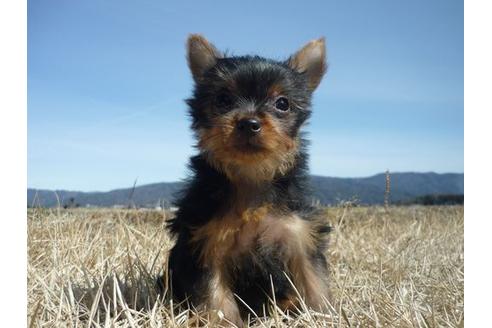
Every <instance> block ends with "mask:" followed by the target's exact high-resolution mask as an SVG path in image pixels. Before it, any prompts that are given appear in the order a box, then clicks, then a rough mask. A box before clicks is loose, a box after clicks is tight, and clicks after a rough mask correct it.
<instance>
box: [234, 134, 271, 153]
mask: <svg viewBox="0 0 492 328" xmlns="http://www.w3.org/2000/svg"><path fill="white" fill-rule="evenodd" d="M234 148H235V149H236V150H238V151H240V152H242V153H249V154H254V153H259V152H262V151H265V146H264V145H263V144H262V143H261V141H260V139H259V138H258V137H249V138H244V137H240V138H236V140H235V142H234Z"/></svg>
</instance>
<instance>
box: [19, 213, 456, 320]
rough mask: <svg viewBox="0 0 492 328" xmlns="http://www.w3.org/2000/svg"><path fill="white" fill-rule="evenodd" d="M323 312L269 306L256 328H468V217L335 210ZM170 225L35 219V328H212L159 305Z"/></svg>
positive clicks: (100, 218) (98, 216)
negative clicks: (465, 282)
mask: <svg viewBox="0 0 492 328" xmlns="http://www.w3.org/2000/svg"><path fill="white" fill-rule="evenodd" d="M326 212H327V220H329V221H330V223H331V224H332V226H333V227H334V229H333V233H332V239H331V247H330V250H329V253H328V258H329V265H330V278H331V293H332V299H331V303H330V304H328V303H327V304H326V309H325V311H324V313H319V312H314V311H312V310H308V309H305V308H303V309H301V314H300V315H297V316H293V315H289V314H284V313H281V312H279V311H276V310H275V307H274V306H271V308H270V309H268V310H267V311H270V313H271V316H270V317H263V315H262V314H258V315H259V318H254V317H253V318H251V320H250V321H251V322H250V325H251V326H254V327H463V325H464V317H463V302H464V295H463V278H464V272H463V270H464V266H463V260H464V259H463V207H451V206H450V207H390V208H388V209H387V210H386V209H384V208H383V207H367V208H364V207H355V208H349V207H335V208H328V209H327V210H326ZM167 216H169V214H166V213H165V212H162V211H159V212H157V211H137V210H103V209H98V210H85V209H77V210H57V209H52V210H47V209H44V210H43V209H30V210H29V211H28V254H27V255H28V272H27V277H28V295H27V297H28V322H29V327H198V326H209V327H212V326H215V325H214V323H213V322H210V321H208V320H207V316H206V314H204V313H195V312H194V311H191V310H187V309H180V310H178V309H175V310H174V311H172V309H173V308H175V307H176V305H175V304H172V303H171V302H167V301H163V300H161V299H158V298H157V296H156V291H155V289H154V280H155V277H156V276H157V275H159V274H162V273H163V268H164V267H165V263H166V258H167V253H168V250H169V249H170V247H171V245H172V241H171V240H170V239H169V238H168V236H167V235H166V232H165V230H164V220H165V219H166V217H167Z"/></svg>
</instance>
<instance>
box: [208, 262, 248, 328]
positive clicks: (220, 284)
mask: <svg viewBox="0 0 492 328" xmlns="http://www.w3.org/2000/svg"><path fill="white" fill-rule="evenodd" d="M207 309H208V310H209V311H210V314H211V316H212V318H211V319H212V320H211V321H212V325H213V326H215V325H216V324H220V325H221V326H224V325H226V322H224V320H223V319H222V318H221V316H223V317H225V318H226V319H227V321H230V322H231V323H233V324H234V325H236V326H238V327H241V326H242V323H243V322H242V319H241V315H240V312H239V308H238V306H237V303H236V300H235V299H234V295H233V293H232V291H231V290H230V288H228V287H227V283H226V281H225V277H224V276H223V274H222V272H221V271H214V272H213V276H212V279H211V280H210V285H209V295H208V298H207ZM219 311H220V312H221V314H220V313H219Z"/></svg>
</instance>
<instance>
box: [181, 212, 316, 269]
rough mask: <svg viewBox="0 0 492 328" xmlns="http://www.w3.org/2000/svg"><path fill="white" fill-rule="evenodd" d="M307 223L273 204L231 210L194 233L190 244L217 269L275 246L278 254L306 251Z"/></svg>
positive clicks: (205, 260)
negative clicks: (274, 207) (273, 207)
mask: <svg viewBox="0 0 492 328" xmlns="http://www.w3.org/2000/svg"><path fill="white" fill-rule="evenodd" d="M309 235H310V232H309V226H308V222H306V221H304V220H302V219H301V218H300V217H299V216H297V215H296V214H295V213H281V212H279V211H275V210H274V209H272V207H271V206H270V205H264V206H259V207H251V208H247V209H244V210H241V211H238V210H232V211H229V212H227V213H225V214H223V215H221V216H218V217H214V218H213V219H212V220H210V221H209V222H208V223H207V224H206V225H204V226H202V227H200V228H197V229H195V230H193V232H192V240H191V242H192V243H193V244H194V247H195V248H196V251H198V252H199V255H200V259H201V261H202V264H204V265H205V266H215V265H216V264H218V263H223V262H225V261H227V260H230V259H235V258H237V257H238V256H242V255H248V254H254V253H255V252H257V251H258V250H261V249H265V248H271V247H274V248H275V249H278V250H279V251H281V252H283V253H285V251H292V250H294V249H299V248H303V245H302V244H303V242H304V241H305V240H304V239H306V238H305V237H306V236H309Z"/></svg>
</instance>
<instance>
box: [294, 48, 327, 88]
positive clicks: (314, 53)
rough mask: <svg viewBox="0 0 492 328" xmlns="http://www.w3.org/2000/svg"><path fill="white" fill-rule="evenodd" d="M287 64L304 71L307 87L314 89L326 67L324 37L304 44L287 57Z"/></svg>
mask: <svg viewBox="0 0 492 328" xmlns="http://www.w3.org/2000/svg"><path fill="white" fill-rule="evenodd" d="M289 66H290V67H291V68H292V69H294V70H296V71H298V72H301V73H305V74H306V75H307V77H308V83H309V88H310V89H311V90H314V89H316V87H317V86H318V85H319V83H320V82H321V79H322V78H323V75H324V73H325V72H326V67H327V65H326V47H325V39H324V38H321V39H318V40H313V41H311V42H309V43H308V44H306V45H305V46H304V47H303V48H302V49H301V50H299V51H298V52H296V53H295V54H294V55H293V56H292V57H291V58H290V59H289Z"/></svg>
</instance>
